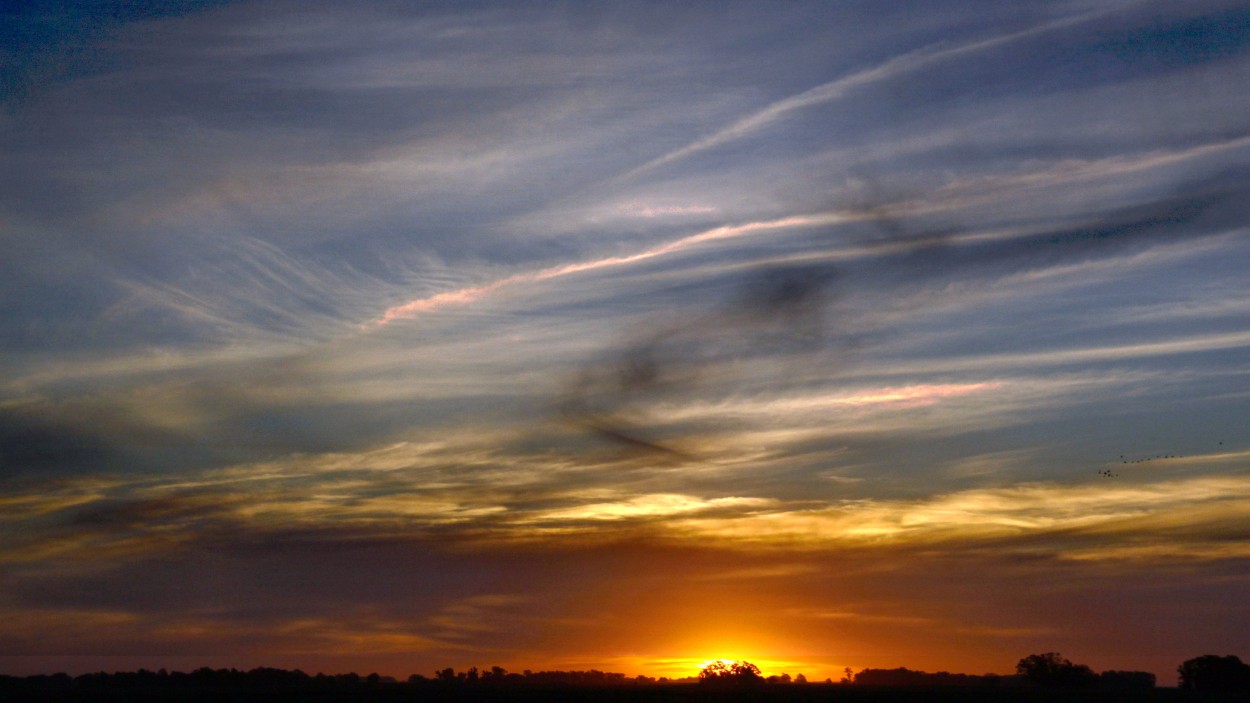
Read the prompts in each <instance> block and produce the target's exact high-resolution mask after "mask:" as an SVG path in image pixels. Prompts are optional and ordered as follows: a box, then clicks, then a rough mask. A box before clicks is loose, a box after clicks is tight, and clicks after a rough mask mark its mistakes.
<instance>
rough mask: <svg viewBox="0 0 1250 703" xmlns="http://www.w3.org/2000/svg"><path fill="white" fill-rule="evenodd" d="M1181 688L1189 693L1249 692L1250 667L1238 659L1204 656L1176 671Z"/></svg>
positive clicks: (1231, 656) (1211, 655)
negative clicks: (1179, 678)
mask: <svg viewBox="0 0 1250 703" xmlns="http://www.w3.org/2000/svg"><path fill="white" fill-rule="evenodd" d="M1176 671H1177V673H1179V674H1180V676H1181V688H1183V689H1187V690H1190V691H1250V665H1247V664H1245V663H1243V662H1242V661H1241V659H1239V658H1238V657H1235V656H1233V655H1231V654H1230V655H1228V656H1225V657H1221V656H1217V655H1214V654H1204V655H1202V656H1200V657H1194V658H1193V659H1188V660H1186V661H1184V662H1183V663H1182V664H1181V665H1180V666H1179V667H1177V669H1176Z"/></svg>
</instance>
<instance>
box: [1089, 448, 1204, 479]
mask: <svg viewBox="0 0 1250 703" xmlns="http://www.w3.org/2000/svg"><path fill="white" fill-rule="evenodd" d="M1219 446H1221V447H1222V446H1224V442H1223V441H1221V442H1220V443H1219ZM1184 456H1185V455H1184V454H1156V455H1154V456H1149V457H1145V458H1142V459H1129V458H1127V457H1125V456H1124V455H1123V454H1121V455H1120V463H1121V464H1144V463H1146V462H1148V461H1159V460H1160V459H1181V458H1183V457H1184ZM1098 475H1099V476H1102V477H1104V478H1115V477H1117V476H1119V475H1120V474H1118V473H1116V472H1114V471H1112V470H1111V469H1102V470H1100V471H1099V472H1098Z"/></svg>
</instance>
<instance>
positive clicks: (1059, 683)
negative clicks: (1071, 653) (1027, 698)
mask: <svg viewBox="0 0 1250 703" xmlns="http://www.w3.org/2000/svg"><path fill="white" fill-rule="evenodd" d="M1016 674H1017V675H1019V676H1023V677H1025V678H1026V679H1028V680H1029V681H1032V682H1033V683H1035V684H1037V685H1039V686H1047V687H1052V688H1085V687H1088V686H1093V685H1094V684H1096V683H1098V675H1097V674H1095V673H1094V671H1093V669H1090V668H1089V667H1088V666H1085V665H1084V664H1073V663H1072V662H1070V661H1068V660H1067V659H1064V658H1063V657H1062V656H1060V655H1059V653H1058V652H1046V653H1045V654H1030V655H1029V656H1027V657H1025V658H1023V659H1021V660H1020V661H1019V662H1018V663H1017V664H1016Z"/></svg>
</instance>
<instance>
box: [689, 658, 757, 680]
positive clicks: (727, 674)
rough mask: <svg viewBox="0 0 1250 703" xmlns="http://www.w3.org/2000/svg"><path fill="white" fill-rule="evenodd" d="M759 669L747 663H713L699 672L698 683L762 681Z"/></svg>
mask: <svg viewBox="0 0 1250 703" xmlns="http://www.w3.org/2000/svg"><path fill="white" fill-rule="evenodd" d="M762 680H763V677H762V676H760V668H759V667H758V666H756V665H754V664H752V663H751V662H748V661H736V662H733V663H732V664H730V663H726V662H723V661H714V662H712V663H711V664H708V665H707V666H705V667H703V670H702V671H700V672H699V681H700V683H712V684H716V683H727V684H728V683H732V684H748V683H758V682H759V681H762Z"/></svg>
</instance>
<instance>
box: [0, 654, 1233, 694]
mask: <svg viewBox="0 0 1250 703" xmlns="http://www.w3.org/2000/svg"><path fill="white" fill-rule="evenodd" d="M1177 673H1178V675H1179V686H1178V688H1179V689H1180V690H1182V691H1191V692H1195V693H1196V694H1216V695H1223V694H1231V695H1234V696H1236V697H1238V698H1240V697H1242V696H1245V695H1250V665H1247V664H1245V663H1243V662H1242V661H1241V659H1240V658H1238V657H1236V656H1233V655H1227V656H1217V655H1212V654H1207V655H1203V656H1199V657H1195V658H1193V659H1188V660H1186V661H1184V662H1182V663H1181V664H1180V666H1179V667H1178V668H1177ZM1155 683H1156V682H1155V676H1154V674H1151V673H1149V672H1144V671H1104V672H1101V673H1095V672H1094V671H1093V670H1092V669H1090V667H1088V666H1086V665H1083V664H1074V663H1073V662H1071V661H1069V660H1068V659H1066V658H1064V657H1062V656H1061V655H1060V654H1058V653H1057V652H1046V653H1042V654H1031V655H1029V656H1027V657H1024V658H1023V659H1021V660H1020V661H1019V662H1018V663H1017V664H1016V671H1015V674H1014V675H997V674H985V675H971V674H952V673H949V672H945V671H942V672H937V673H928V672H923V671H912V670H909V669H906V668H898V669H863V670H861V671H859V672H858V673H854V672H852V671H851V670H850V669H848V670H847V676H846V677H844V678H843V679H842V680H841V682H839V683H836V684H835V683H834V682H833V681H831V680H830V679H825V681H824V682H823V683H813V684H808V682H807V679H806V678H805V677H804V676H803V675H802V674H799V675H797V676H796V677H793V678H791V677H790V676H789V674H781V675H775V676H768V677H765V676H763V675H762V674H761V672H760V670H759V667H757V666H755V665H754V664H751V663H750V662H746V661H735V662H727V661H716V662H712V663H710V664H709V665H708V666H706V667H704V669H703V670H702V671H700V672H699V675H698V676H697V677H687V678H682V679H670V678H666V677H659V678H655V677H650V676H642V675H639V676H633V677H630V676H626V675H625V674H622V673H613V672H605V671H599V670H597V669H591V670H589V671H537V672H535V671H530V670H525V671H523V672H521V673H512V672H509V671H507V670H506V669H504V668H502V667H499V666H493V667H490V668H489V669H478V668H477V667H470V668H469V669H467V670H464V671H456V670H455V669H453V668H450V667H448V668H445V669H441V670H438V671H435V672H433V675H432V676H430V677H426V676H424V675H421V674H413V675H412V676H409V677H408V678H407V679H406V680H403V681H400V680H397V679H395V678H392V677H389V676H382V675H379V674H377V673H372V674H368V675H366V676H361V675H359V674H356V673H348V674H334V675H328V674H315V675H310V674H307V673H305V672H303V671H300V670H298V669H296V670H293V671H287V670H284V669H274V668H265V667H262V668H256V669H252V670H249V671H240V670H237V669H211V668H207V667H205V668H200V669H196V670H195V671H192V672H189V673H182V672H169V671H166V670H165V669H161V670H159V671H155V672H153V671H148V670H145V669H140V670H139V671H136V672H117V673H112V674H109V673H104V672H99V673H93V674H83V675H81V676H74V677H71V676H69V675H68V674H64V673H60V674H51V675H36V676H27V677H15V676H4V675H0V700H3V701H10V700H11V701H34V702H38V701H48V702H53V701H114V700H117V701H121V700H125V701H138V702H142V701H175V700H176V701H192V702H195V701H219V700H232V701H266V703H272V701H273V700H316V701H325V702H326V703H332V702H334V701H348V700H351V701H361V700H369V701H373V700H378V701H413V700H432V701H441V700H448V701H474V700H505V699H506V700H509V701H522V702H524V701H539V700H553V699H561V700H573V699H580V698H585V699H586V700H588V701H589V700H621V701H626V700H629V701H636V700H643V699H646V698H648V697H650V698H655V700H661V699H662V700H664V701H673V700H687V701H694V702H695V703H697V702H698V701H703V700H709V699H708V697H707V696H708V695H710V696H712V697H713V699H714V698H716V696H719V695H721V692H726V691H729V692H732V691H735V690H737V691H741V690H744V688H746V687H752V690H754V691H756V692H757V693H759V694H762V693H764V692H771V693H770V694H769V696H768V697H779V696H780V698H786V699H787V700H789V699H790V697H789V694H786V695H785V696H781V695H780V694H781V692H783V691H790V692H793V693H795V694H798V693H799V692H804V691H805V692H808V693H812V694H819V692H821V691H838V690H844V691H848V692H849V691H852V690H864V691H874V690H875V691H887V692H888V691H891V690H894V691H899V690H904V689H913V690H914V689H928V690H934V689H941V690H962V691H976V690H980V691H993V690H998V691H1006V690H1013V691H1022V690H1024V689H1025V688H1032V689H1036V690H1038V691H1039V692H1040V691H1045V690H1050V691H1057V692H1061V693H1062V692H1067V693H1068V694H1072V693H1075V692H1077V691H1080V690H1088V691H1091V692H1092V693H1098V692H1102V694H1108V693H1114V692H1120V693H1121V694H1123V693H1129V692H1135V691H1136V692H1149V691H1152V690H1154V689H1155ZM648 691H657V692H661V693H663V695H662V696H661V697H660V698H656V697H655V696H654V695H650V694H649V693H644V692H648ZM675 692H676V693H675ZM700 692H702V693H700ZM704 694H707V695H704ZM774 694H775V695H774ZM1102 694H1100V695H1102ZM961 695H965V694H961ZM780 698H779V699H780ZM793 699H794V700H802V701H812V700H817V698H813V697H812V696H811V695H806V694H805V695H804V696H802V697H794V698H793ZM885 699H886V700H891V699H890V698H889V695H886V696H885ZM961 700H962V699H961ZM987 700H996V699H995V698H993V697H992V696H991V697H990V698H988V699H987ZM1169 700H1171V699H1169ZM1217 700H1222V699H1217Z"/></svg>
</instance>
